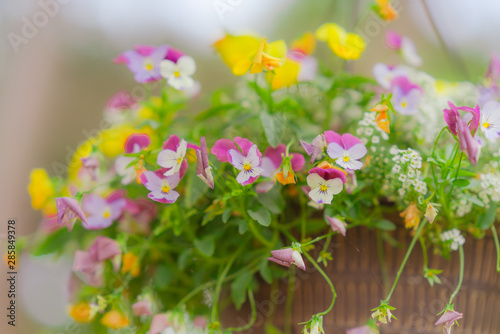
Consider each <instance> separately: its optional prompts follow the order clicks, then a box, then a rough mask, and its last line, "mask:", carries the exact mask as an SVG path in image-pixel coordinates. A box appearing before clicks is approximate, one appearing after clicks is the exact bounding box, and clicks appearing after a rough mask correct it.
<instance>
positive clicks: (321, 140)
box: [300, 134, 326, 164]
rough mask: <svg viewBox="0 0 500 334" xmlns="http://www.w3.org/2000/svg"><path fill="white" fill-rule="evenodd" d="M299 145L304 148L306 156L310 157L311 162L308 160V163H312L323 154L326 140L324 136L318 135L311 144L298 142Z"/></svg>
mask: <svg viewBox="0 0 500 334" xmlns="http://www.w3.org/2000/svg"><path fill="white" fill-rule="evenodd" d="M300 144H301V145H302V147H303V148H304V151H306V153H307V155H310V156H311V160H309V163H311V164H312V163H314V161H316V159H317V158H318V156H319V155H320V154H321V153H323V150H324V149H325V147H326V140H325V136H324V135H322V134H320V135H317V136H316V137H315V138H314V139H313V141H312V143H311V144H309V143H307V142H305V141H302V140H301V141H300Z"/></svg>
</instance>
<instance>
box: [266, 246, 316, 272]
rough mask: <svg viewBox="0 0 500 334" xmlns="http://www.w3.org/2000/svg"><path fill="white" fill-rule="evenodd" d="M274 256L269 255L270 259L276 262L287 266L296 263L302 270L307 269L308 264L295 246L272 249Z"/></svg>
mask: <svg viewBox="0 0 500 334" xmlns="http://www.w3.org/2000/svg"><path fill="white" fill-rule="evenodd" d="M271 254H272V257H268V258H267V259H268V260H269V261H273V262H276V263H278V264H281V265H283V266H286V267H290V266H291V265H292V264H294V265H296V266H297V267H299V268H300V269H302V270H304V271H305V270H306V265H305V263H304V260H303V259H302V256H301V255H300V253H299V251H297V250H295V249H293V248H285V249H278V250H273V251H271Z"/></svg>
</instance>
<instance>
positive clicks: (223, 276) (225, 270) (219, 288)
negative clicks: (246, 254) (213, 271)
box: [211, 244, 244, 322]
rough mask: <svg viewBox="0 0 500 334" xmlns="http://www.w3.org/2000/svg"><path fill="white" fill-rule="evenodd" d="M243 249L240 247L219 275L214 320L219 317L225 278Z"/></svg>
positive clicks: (213, 310) (216, 286)
mask: <svg viewBox="0 0 500 334" xmlns="http://www.w3.org/2000/svg"><path fill="white" fill-rule="evenodd" d="M243 245H244V244H243ZM243 249H244V248H243V247H240V249H239V250H238V251H237V252H236V253H234V255H233V257H232V258H231V259H230V260H229V261H228V262H227V264H226V266H225V267H224V270H223V271H222V273H221V274H220V276H219V279H218V280H217V284H216V285H215V292H214V301H213V306H212V316H211V320H212V322H215V321H217V320H218V319H219V314H218V304H219V296H220V291H221V289H222V283H223V282H224V279H225V278H226V276H227V273H228V272H229V269H231V266H232V265H233V263H234V261H236V259H237V258H238V256H239V255H240V253H241V252H242V251H243Z"/></svg>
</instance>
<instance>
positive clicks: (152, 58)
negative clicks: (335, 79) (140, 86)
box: [113, 45, 184, 83]
mask: <svg viewBox="0 0 500 334" xmlns="http://www.w3.org/2000/svg"><path fill="white" fill-rule="evenodd" d="M183 55H184V54H183V53H182V52H181V51H179V50H177V49H174V48H171V47H169V46H168V45H161V46H158V47H154V46H149V45H140V46H136V47H135V48H134V49H133V50H128V51H125V52H124V53H122V54H121V55H119V56H118V57H116V58H115V59H114V60H113V62H114V63H116V64H126V65H127V66H128V68H129V69H130V71H131V72H132V73H134V78H135V81H137V82H139V83H147V82H152V81H156V80H160V79H161V75H160V63H161V61H163V60H164V59H168V60H171V61H173V62H177V60H178V59H179V58H180V57H181V56H183Z"/></svg>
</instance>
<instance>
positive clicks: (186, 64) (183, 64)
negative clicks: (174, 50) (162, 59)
mask: <svg viewBox="0 0 500 334" xmlns="http://www.w3.org/2000/svg"><path fill="white" fill-rule="evenodd" d="M177 69H178V70H179V71H180V72H181V73H182V74H184V75H187V76H191V75H193V74H194V72H195V71H196V62H195V61H194V59H193V58H192V57H189V56H182V57H180V58H179V59H178V60H177Z"/></svg>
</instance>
